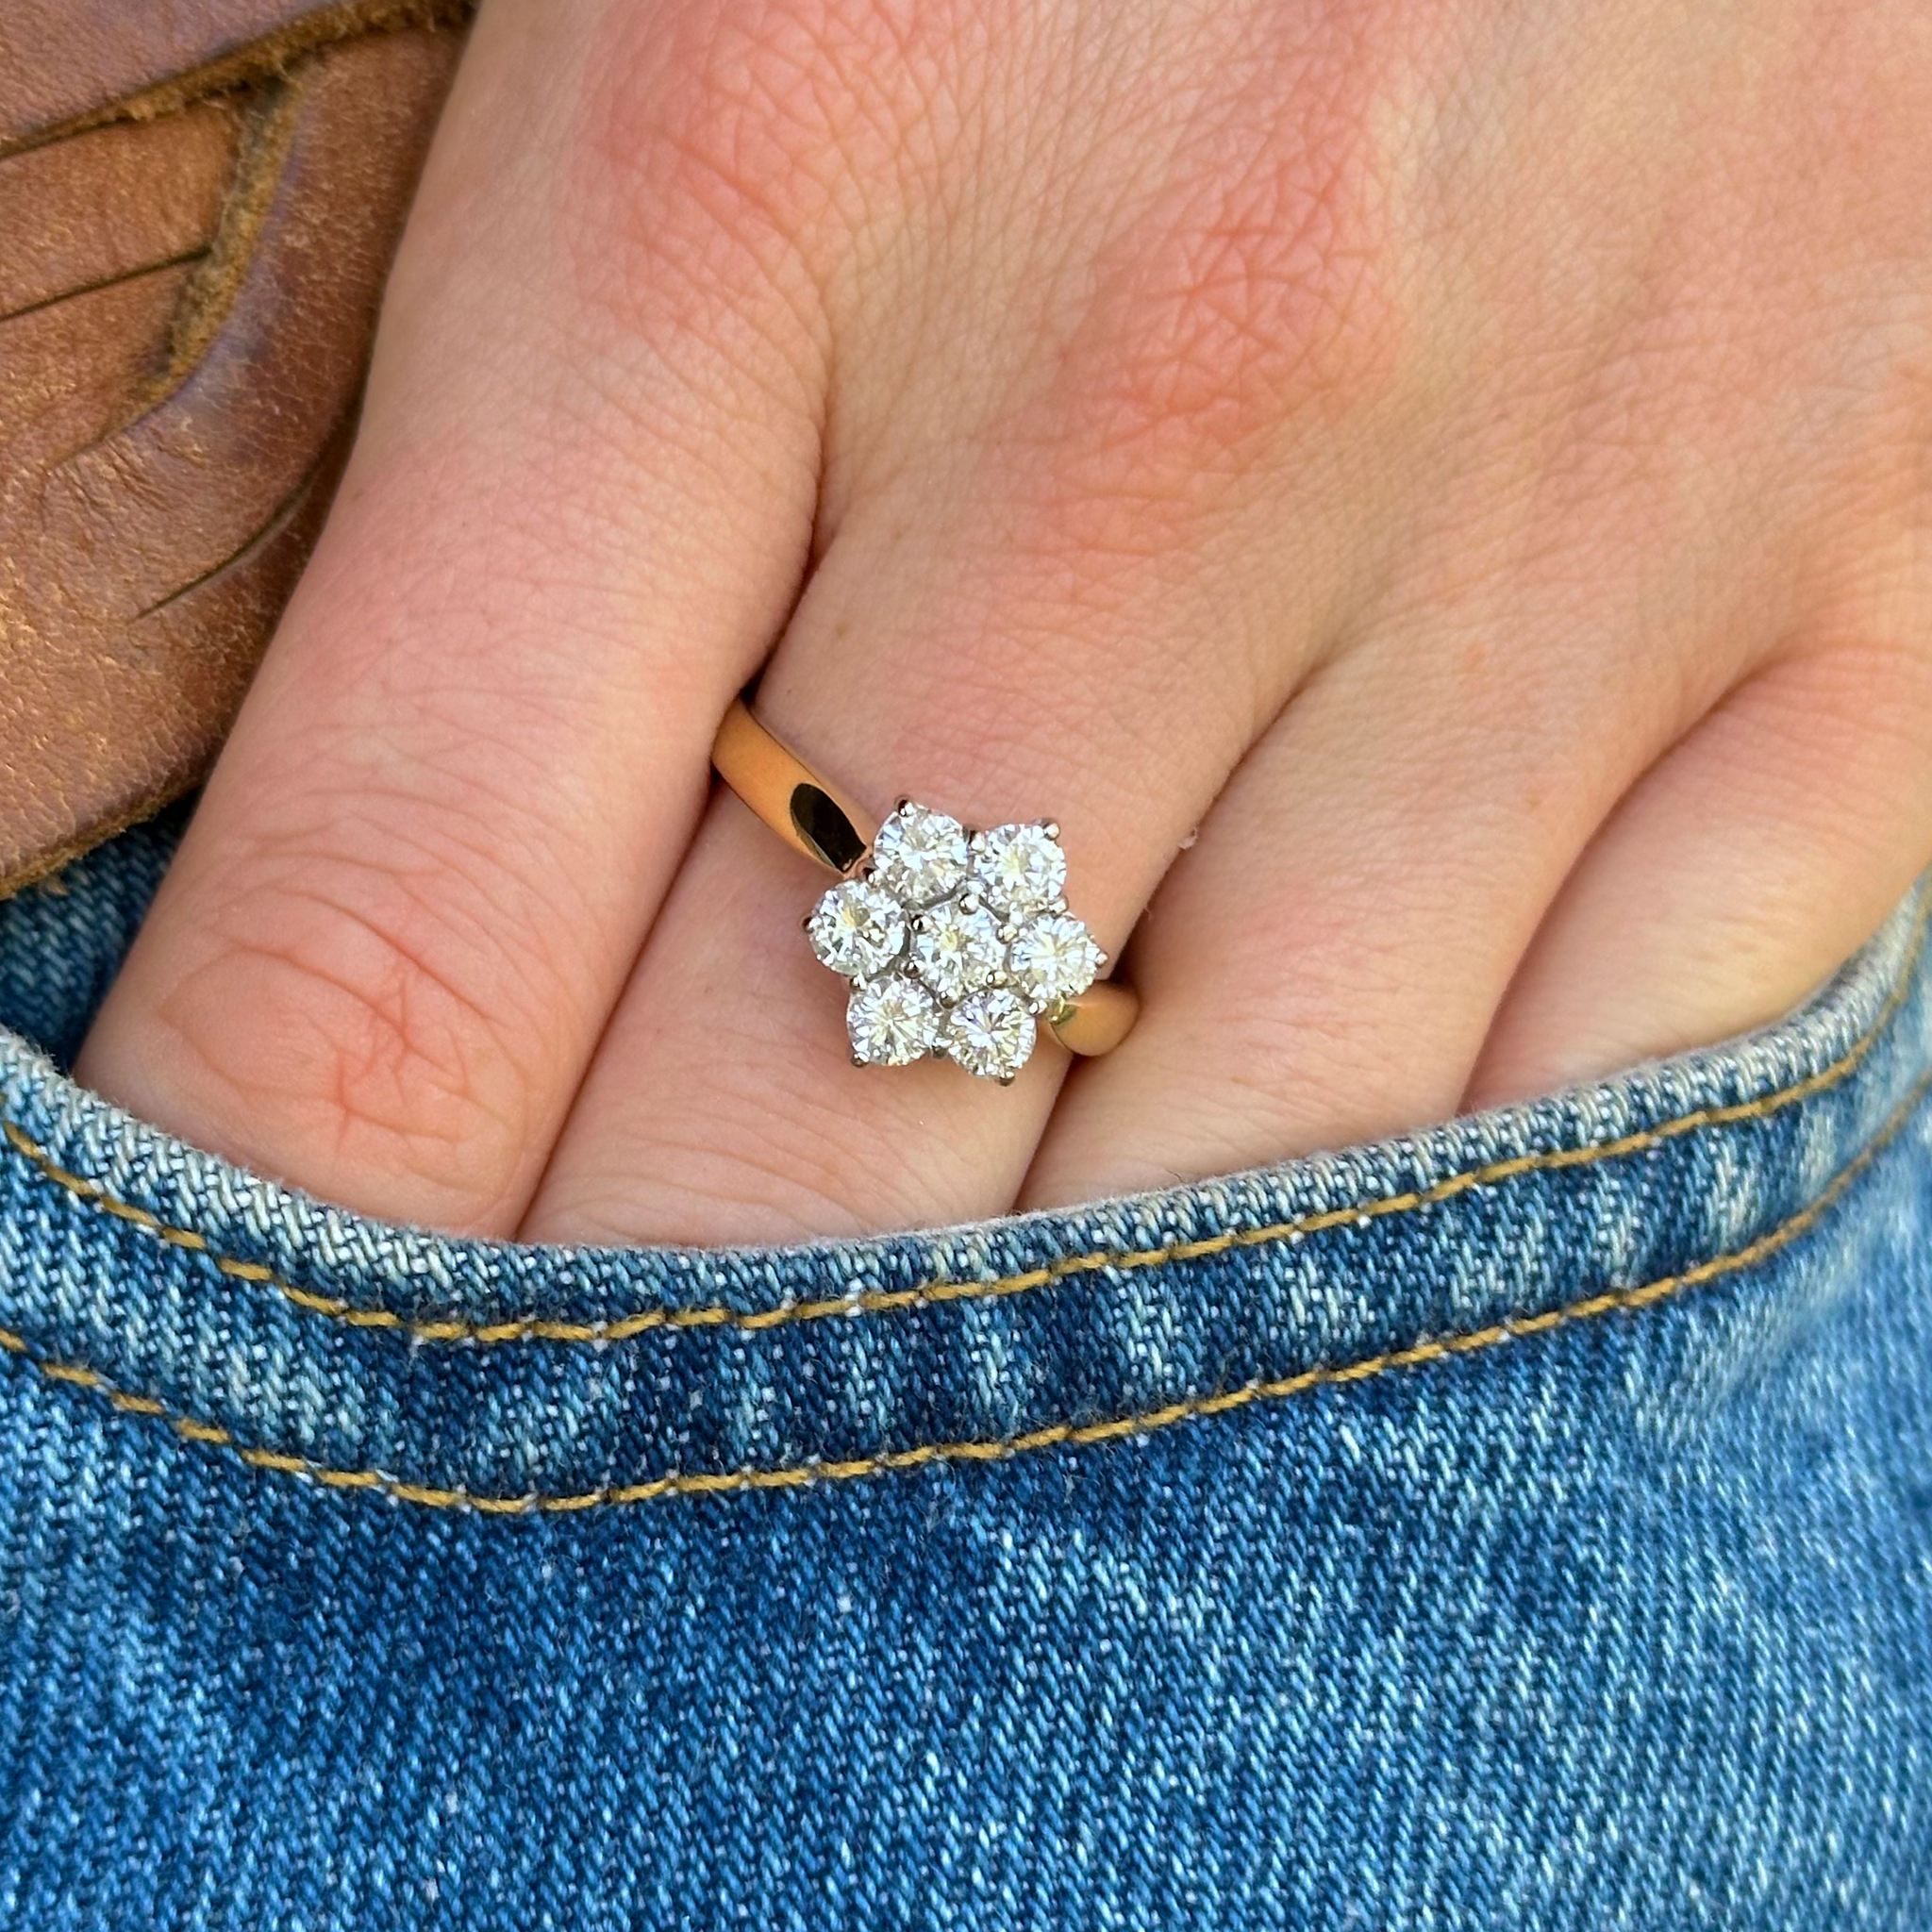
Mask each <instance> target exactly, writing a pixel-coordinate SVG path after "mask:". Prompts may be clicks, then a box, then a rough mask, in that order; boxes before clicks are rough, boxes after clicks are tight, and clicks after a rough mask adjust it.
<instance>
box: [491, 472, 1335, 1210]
mask: <svg viewBox="0 0 1932 1932" xmlns="http://www.w3.org/2000/svg"><path fill="white" fill-rule="evenodd" d="M1038 480H1039V479H1038V478H1036V479H1034V481H1035V483H1036V485H1037V483H1038ZM985 481H986V484H987V486H988V487H986V488H985V490H984V492H983V493H981V494H978V495H977V496H976V498H974V500H973V501H971V502H970V503H968V504H965V505H961V503H960V500H959V493H958V491H947V490H942V489H936V488H934V487H932V486H931V485H930V484H929V483H928V482H927V480H926V479H925V478H923V477H918V476H915V477H913V478H912V479H910V480H909V481H908V484H907V486H906V491H905V494H904V495H900V494H898V493H896V492H893V493H888V494H887V495H885V496H883V497H881V498H879V499H877V500H875V501H874V502H871V503H868V504H865V505H862V506H859V507H858V508H855V509H854V510H852V511H851V512H849V513H848V515H847V517H846V520H845V522H844V524H843V525H842V526H841V531H840V535H839V537H838V540H837V541H836V542H835V544H834V546H833V548H832V551H831V553H830V554H829V555H828V557H827V558H826V559H825V562H824V565H823V566H822V568H821V570H820V572H819V574H818V575H817V576H816V577H815V578H814V581H813V584H812V586H811V589H810V591H808V594H807V596H806V598H805V600H804V602H803V604H802V605H801V607H800V609H799V611H798V613H797V616H796V618H795V619H794V622H793V624H792V626H791V629H790V631H789V632H788V634H787V637H786V639H785V641H784V643H783V645H782V646H781V648H780V650H779V652H778V654H777V655H776V657H775V658H774V662H773V664H772V665H771V667H770V668H769V670H768V671H767V673H766V675H765V676H764V678H763V680H762V682H761V685H760V688H759V692H758V710H759V712H760V714H761V715H762V716H763V717H764V719H765V721H766V722H767V723H768V724H770V725H771V726H772V728H773V729H774V730H775V731H777V732H778V733H779V735H780V736H781V737H783V738H785V739H786V740H787V741H789V742H791V743H792V744H793V745H795V746H798V747H799V748H800V749H801V750H803V751H804V752H806V753H807V754H808V757H809V758H810V760H811V762H812V763H813V764H814V765H815V766H817V767H818V768H819V769H820V770H822V771H823V772H824V773H825V774H826V775H827V776H828V777H830V778H832V779H835V780H837V781H839V782H841V783H842V784H843V785H844V786H845V787H846V789H847V790H848V791H852V792H854V793H855V794H856V795H857V796H858V799H859V801H860V802H861V803H862V804H865V805H866V806H868V807H869V808H872V809H873V810H874V811H879V812H883V811H884V810H885V809H886V808H889V807H890V806H891V804H892V802H893V801H894V799H896V798H899V797H903V796H910V797H914V798H917V799H918V800H920V801H921V802H922V803H924V804H927V805H930V806H932V807H934V808H937V809H940V810H942V811H945V812H948V813H950V814H952V815H954V816H956V817H958V819H960V820H962V821H963V822H965V823H966V824H969V825H978V826H981V827H987V826H996V825H1001V824H1008V823H1013V822H1024V821H1028V820H1037V819H1041V818H1044V817H1050V818H1052V819H1054V820H1056V821H1057V822H1058V825H1059V827H1060V836H1061V841H1062V843H1063V846H1064V849H1065V852H1066V854H1067V858H1068V861H1069V874H1068V884H1067V897H1068V899H1069V902H1070V904H1071V908H1072V910H1073V911H1074V913H1075V914H1076V915H1077V916H1079V917H1080V918H1082V919H1084V920H1085V921H1086V922H1087V923H1088V924H1090V925H1091V927H1092V928H1093V929H1094V931H1095V933H1096V934H1097V936H1098V938H1099V941H1100V943H1101V945H1102V946H1103V947H1106V948H1108V950H1111V949H1113V948H1115V947H1117V946H1118V944H1119V943H1120V941H1121V940H1122V939H1123V937H1124V935H1125V933H1126V931H1127V930H1128V928H1129V927H1130V926H1131V924H1132V923H1133V920H1134V918H1135V916H1136V914H1137V913H1138V911H1139V910H1140V908H1141V905H1142V904H1143V903H1144V901H1145V899H1146V896H1147V894H1148V893H1149V892H1150V891H1152V890H1153V888H1154V886H1155V884H1156V882H1157V881H1158V878H1159V876H1160V874H1161V872H1162V870H1163V869H1164V867H1165V866H1166V864H1167V862H1168V860H1169V859H1170V858H1171V856H1172V855H1173V853H1174V850H1175V847H1176V845H1177V842H1178V841H1179V840H1180V839H1181V838H1182V837H1183V836H1184V835H1185V833H1186V831H1187V829H1188V827H1189V826H1190V825H1191V824H1192V823H1193V822H1194V821H1195V820H1196V818H1197V817H1198V816H1199V814H1200V813H1201V812H1202V811H1203V810H1204V809H1205V808H1206V807H1207V805H1208V801H1209V800H1210V799H1211V798H1212V796H1213V794H1214V792H1215V791H1217V790H1218V789H1219V787H1220V785H1221V783H1222V781H1223V778H1224V774H1225V773H1226V771H1227V770H1228V769H1229V767H1230V766H1231V765H1233V764H1234V763H1236V762H1237V761H1238V760H1239V758H1240V756H1241V750H1242V748H1243V746H1244V745H1245V744H1246V743H1247V741H1249V739H1250V738H1251V736H1252V735H1253V733H1254V731H1255V730H1256V729H1257V725H1258V724H1259V722H1260V721H1261V720H1263V719H1265V717H1266V716H1267V715H1268V712H1269V710H1270V709H1271V708H1272V707H1273V705H1274V703H1275V702H1277V701H1278V698H1277V693H1276V692H1275V691H1274V687H1273V685H1272V684H1271V683H1270V681H1269V680H1270V678H1271V677H1272V676H1274V675H1279V676H1282V677H1287V676H1291V675H1293V658H1294V654H1293V653H1292V652H1291V651H1275V652H1271V653H1261V654H1257V656H1256V657H1255V658H1252V659H1251V658H1248V656H1247V654H1246V652H1245V650H1244V648H1243V647H1242V646H1241V644H1240V643H1239V642H1238V641H1237V640H1238V639H1239V637H1240V635H1241V625H1240V624H1239V623H1237V622H1234V621H1232V620H1231V616H1230V611H1231V609H1239V608H1241V606H1242V603H1243V599H1244V598H1246V597H1247V595H1248V592H1249V591H1255V596H1254V598H1253V600H1252V601H1249V602H1248V603H1247V605H1246V612H1247V615H1248V616H1249V617H1250V618H1254V617H1255V616H1256V614H1257V611H1265V615H1264V616H1262V617H1260V619H1259V622H1260V625H1262V626H1263V627H1265V628H1266V629H1267V630H1268V631H1269V632H1270V633H1271V634H1273V635H1277V636H1284V637H1288V638H1291V639H1292V638H1295V637H1302V638H1304V639H1305V638H1307V636H1309V635H1310V634H1311V632H1312V630H1313V628H1314V626H1313V625H1311V623H1310V616H1309V612H1308V610H1307V608H1300V609H1295V608H1291V596H1290V597H1288V598H1284V597H1283V596H1282V593H1280V592H1279V591H1273V590H1269V591H1259V590H1257V589H1256V586H1255V584H1254V580H1253V579H1254V575H1255V573H1254V572H1253V571H1252V570H1251V571H1250V572H1249V573H1248V576H1247V581H1246V582H1245V583H1244V581H1243V570H1242V566H1241V563H1240V561H1239V560H1238V558H1236V557H1235V556H1234V555H1233V554H1232V552H1233V550H1234V549H1236V548H1237V547H1240V546H1239V545H1238V544H1237V543H1234V542H1223V543H1220V544H1217V543H1215V542H1213V541H1204V542H1202V543H1201V544H1200V545H1199V546H1198V547H1197V549H1196V552H1195V558H1196V561H1197V563H1198V569H1197V570H1191V571H1190V572H1189V573H1188V574H1187V575H1185V576H1183V575H1181V574H1180V573H1179V572H1178V571H1177V570H1175V569H1174V566H1173V563H1172V560H1171V559H1169V558H1166V557H1165V556H1164V555H1163V556H1162V557H1160V558H1154V559H1141V561H1140V562H1138V563H1136V562H1135V561H1133V560H1130V559H1123V558H1115V559H1113V560H1112V563H1111V565H1110V567H1109V566H1108V565H1107V564H1104V563H1102V562H1100V561H1099V560H1097V559H1095V558H1091V557H1089V558H1085V559H1084V560H1083V561H1082V563H1081V569H1082V571H1083V572H1084V573H1087V575H1082V576H1078V577H1076V576H1074V575H1073V573H1072V572H1070V571H1069V570H1068V569H1067V568H1065V567H1064V566H1062V565H1060V564H1059V563H1058V560H1056V559H1053V558H1051V557H1046V558H1043V557H1042V556H1041V545H1042V543H1043V542H1044V541H1050V540H1046V539H1043V538H1042V536H1041V522H1040V521H1039V520H1038V517H1037V513H1036V511H1035V508H1034V503H1033V502H1030V501H1029V500H1028V492H1027V490H1026V489H1025V488H1024V487H1022V486H1017V485H1014V486H1011V487H1009V483H1008V480H1004V479H1003V480H1000V481H997V482H995V481H994V479H991V478H987V479H985ZM922 496H924V498H925V500H926V501H927V502H928V503H931V502H934V501H937V502H939V503H940V504H941V508H939V509H937V510H936V511H929V512H928V515H927V520H926V522H925V523H924V525H918V524H914V523H913V521H912V519H913V516H914V514H915V512H913V510H912V509H911V508H910V505H911V504H914V503H917V502H918V501H919V500H920V499H921V497H922ZM949 499H950V500H949ZM1036 500H1037V499H1036ZM1231 535H1232V533H1231V532H1224V537H1228V536H1231ZM1069 541H1083V542H1084V538H1070V539H1069ZM1250 547H1251V546H1250ZM1273 563H1274V558H1273V557H1271V558H1269V565H1270V570H1271V573H1272V567H1273ZM1095 575H1098V576H1099V578H1100V582H1098V583H1096V582H1095V581H1094V576H1095ZM1313 578H1314V574H1313V573H1311V574H1310V577H1309V578H1308V579H1304V580H1303V581H1302V582H1301V583H1299V584H1298V585H1297V586H1296V590H1295V592H1294V593H1293V594H1309V593H1312V594H1315V595H1319V594H1320V589H1319V586H1318V585H1317V584H1316V583H1315V582H1314V581H1313ZM1070 585H1071V590H1070ZM1271 598H1274V600H1275V601H1274V602H1273V603H1272V604H1271V603H1270V601H1269V600H1270V599H1271ZM1224 600H1226V601H1224ZM1277 626H1278V628H1277ZM1261 658H1271V659H1272V661H1273V665H1274V668H1273V669H1272V670H1271V671H1267V672H1264V671H1263V670H1261V669H1260V668H1258V666H1259V663H1260V659H1261ZM827 884H828V880H827V878H826V877H825V875H824V874H822V873H819V872H817V871H815V870H814V869H813V868H812V867H810V866H809V865H808V863H807V862H806V861H805V860H804V859H802V858H797V857H796V856H795V855H793V854H792V853H791V852H790V851H789V850H788V849H787V848H785V847H784V846H782V845H781V843H780V842H779V841H777V840H776V839H775V838H774V836H773V835H772V834H771V832H770V831H769V830H767V829H766V827H764V826H763V825H762V824H759V823H758V821H757V820H755V819H754V818H753V817H752V815H751V814H750V813H749V812H748V811H747V810H746V809H745V808H743V807H742V806H741V804H740V803H739V802H738V801H737V800H736V799H735V798H732V797H730V796H729V795H728V794H722V793H721V795H720V797H719V798H718V800H717V801H716V802H715V803H714V805H713V807H712V809H711V811H710V813H709V815H708V819H707V821H706V824H705V825H704V827H703V828H702V830H701V831H700V833H699V835H698V837H697V839H696V840H695V841H694V843H693V846H692V849H691V855H690V857H689V858H688V859H687V861H686V864H685V867H684V869H683V872H682V873H681V874H680V876H679V879H678V883H677V887H676V890H675V892H674V894H673V896H672V898H671V900H670V901H669V903H668V904H667V906H666V908H665V910H664V913H663V916H662V917H661V919H660V920H659V922H658V926H657V928H656V930H655V931H654V932H653V934H652V936H651V939H650V941H649V943H648V944H647V946H646V947H645V950H644V953H643V956H642V958H641V960H640V962H639V967H638V971H637V973H636V974H635V976H634V977H633V980H632V982H631V984H630V986H629V987H628V989H627V990H626V991H625V996H624V999H623V1001H622V1003H621V1004H620V1007H619V1008H618V1011H617V1013H616V1015H615V1016H614V1018H613V1021H612V1024H611V1028H610V1031H609V1034H608V1036H607V1039H606V1041H605V1044H604V1047H603V1049H602V1051H601V1052H600V1054H599V1056H598V1058H597V1061H596V1063H595V1065H594V1066H593V1067H592V1069H591V1074H590V1075H589V1076H588V1078H587V1079H586V1082H585V1085H584V1088H583V1091H581V1092H580V1094H579V1095H578V1098H577V1102H576V1106H575V1109H574V1111H573V1114H572V1117H571V1120H570V1123H569V1124H568V1127H567V1129H566V1131H565V1134H564V1136H563V1138H562V1140H561V1141H560V1142H559V1144H558V1151H557V1155H556V1157H555V1158H554V1160H553V1162H552V1166H551V1170H550V1172H549V1174H547V1175H546V1176H545V1179H544V1184H543V1188H542V1190H541V1193H540V1195H539V1197H538V1199H537V1201H536V1202H535V1204H534V1205H533V1208H532V1211H531V1214H530V1216H529V1217H528V1219H527V1220H526V1221H525V1227H524V1234H525V1238H526V1239H541V1240H560V1239H582V1238H597V1239H639V1238H653V1239H661V1238H670V1239H676V1240H681V1241H704V1240H713V1239H720V1238H730V1239H743V1238H745V1237H746V1236H748V1235H749V1236H753V1237H766V1238H772V1239H781V1238H791V1237H796V1236H800V1235H805V1234H816V1233H829V1232H849V1231H852V1230H855V1229H858V1228H872V1227H878V1226H882V1225H891V1224H908V1223H915V1222H931V1221H936V1220H937V1221H945V1220H951V1219H956V1218H958V1217H960V1216H964V1215H971V1214H975V1213H980V1212H987V1211H998V1210H1000V1209H1002V1208H1005V1207H1006V1206H1007V1205H1008V1203H1009V1202H1010V1200H1011V1198H1012V1194H1013V1191H1014V1190H1015V1188H1016V1186H1017V1184H1018V1181H1019V1179H1020V1176H1021V1175H1022V1174H1023V1173H1024V1168H1025V1164H1026V1161H1027V1159H1028V1158H1029V1155H1030V1152H1031V1149H1032V1146H1033V1144H1034V1142H1035V1141H1036V1140H1037V1138H1038V1134H1039V1131H1040V1128H1041V1124H1042V1123H1043V1121H1044V1120H1045V1118H1046V1116H1047V1113H1048V1111H1049V1110H1050V1108H1051V1107H1052V1104H1053V1100H1054V1096H1055V1093H1056V1091H1057V1088H1058V1081H1059V1077H1060V1074H1061V1072H1062V1070H1063V1066H1064V1057H1063V1056H1062V1055H1061V1054H1060V1053H1059V1051H1058V1048H1055V1047H1052V1046H1050V1045H1048V1046H1043V1047H1041V1049H1040V1050H1038V1051H1037V1052H1036V1053H1035V1055H1034V1057H1033V1058H1032V1060H1031V1061H1029V1062H1028V1064H1027V1065H1026V1066H1025V1068H1024V1071H1023V1073H1022V1074H1021V1075H1020V1077H1019V1079H1018V1081H1017V1083H1016V1084H1015V1085H1013V1086H1012V1087H1011V1088H1009V1089H1002V1088H1000V1087H998V1086H996V1085H992V1084H990V1083H989V1082H986V1081H983V1080H979V1079H975V1078H974V1077H972V1076H971V1075H969V1074H966V1073H964V1072H963V1071H962V1070H961V1068H960V1067H959V1066H958V1065H955V1064H950V1063H946V1062H943V1061H933V1060H927V1061H924V1062H923V1063H921V1064H917V1065H910V1066H900V1067H892V1068H879V1067H866V1068H862V1069H861V1068H855V1067H854V1066H853V1065H852V1064H851V1063H850V1058H849V1056H850V1052H851V1048H850V1046H849V1045H848V1042H847V1038H846V1030H845V1008H846V998H847V988H846V985H845V983H844V982H843V981H842V980H841V979H840V978H838V977H836V976H835V975H833V974H829V973H827V972H826V971H825V970H824V968H823V967H822V966H820V965H819V964H818V963H817V961H816V960H815V959H814V958H813V957H812V955H811V953H810V951H809V950H808V946H807V945H806V943H805V942H804V941H803V940H802V938H801V936H800V933H799V930H798V925H799V920H800V917H801V915H802V914H803V913H805V912H806V911H807V910H808V908H810V907H811V906H812V904H813V902H814V900H815V899H816V898H817V896H818V894H819V893H820V892H821V891H824V889H825V887H826V885H827Z"/></svg>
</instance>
